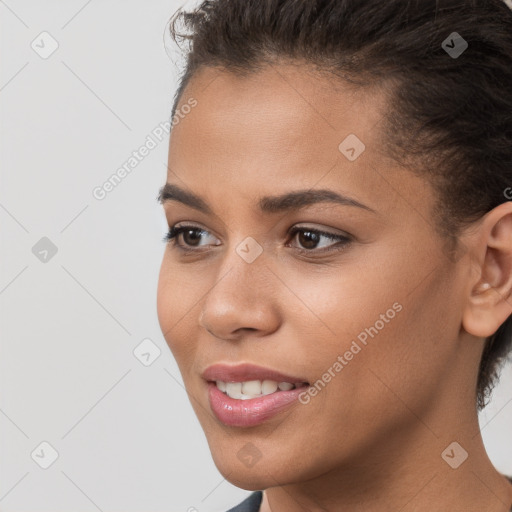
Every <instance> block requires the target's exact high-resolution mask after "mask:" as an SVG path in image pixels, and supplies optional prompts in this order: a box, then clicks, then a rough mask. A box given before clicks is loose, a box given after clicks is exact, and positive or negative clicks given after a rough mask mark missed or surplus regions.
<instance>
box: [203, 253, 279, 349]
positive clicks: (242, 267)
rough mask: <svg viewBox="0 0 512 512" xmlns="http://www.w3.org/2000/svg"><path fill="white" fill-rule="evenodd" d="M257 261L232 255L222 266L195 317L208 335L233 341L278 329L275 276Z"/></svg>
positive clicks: (259, 335) (261, 262)
mask: <svg viewBox="0 0 512 512" xmlns="http://www.w3.org/2000/svg"><path fill="white" fill-rule="evenodd" d="M260 258H261V256H260V257H259V258H258V259H257V260H255V261H253V262H252V263H247V262H246V261H244V260H243V259H242V258H240V257H239V256H238V255H237V254H236V253H235V254H234V257H232V258H230V264H229V265H223V270H222V273H219V277H218V278H217V281H216V283H215V284H214V285H213V287H212V288H211V289H210V291H209V292H208V293H207V295H206V299H205V300H204V303H203V308H202V310H201V313H200V315H199V325H200V326H201V327H203V328H204V329H206V330H207V331H208V332H209V333H210V334H211V335H212V336H214V337H216V338H219V339H222V340H237V339H240V338H242V337H244V336H246V335H247V332H248V331H249V332H252V333H253V336H257V337H262V336H265V335H268V334H271V333H272V332H274V331H275V330H277V329H278V327H279V323H280V319H279V318H280V317H279V311H278V305H277V297H276V293H277V288H278V287H277V283H276V277H275V276H274V275H273V273H272V272H271V271H270V270H269V269H268V268H267V267H266V266H265V264H264V262H263V258H261V260H260ZM258 260H260V261H258Z"/></svg>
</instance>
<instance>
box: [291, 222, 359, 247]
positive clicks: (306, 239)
mask: <svg viewBox="0 0 512 512" xmlns="http://www.w3.org/2000/svg"><path fill="white" fill-rule="evenodd" d="M290 234H291V235H293V237H294V238H297V240H298V241H299V243H300V244H301V245H302V246H303V247H305V249H302V248H297V250H298V251H299V252H302V253H304V252H312V251H313V250H314V249H316V251H315V252H324V251H332V250H336V249H341V248H343V247H344V246H346V245H348V244H349V243H350V241H351V239H350V238H349V237H348V236H345V235H336V234H335V233H329V232H327V231H321V230H319V229H313V228H307V227H295V228H293V229H292V230H291V231H290ZM297 234H299V236H298V237H296V235H297ZM322 238H324V239H328V240H337V241H338V243H333V244H330V245H329V244H328V245H327V247H325V245H324V246H323V247H321V248H320V249H318V247H317V246H318V244H319V242H320V240H321V239H322ZM312 246H314V247H312ZM336 246H338V247H336Z"/></svg>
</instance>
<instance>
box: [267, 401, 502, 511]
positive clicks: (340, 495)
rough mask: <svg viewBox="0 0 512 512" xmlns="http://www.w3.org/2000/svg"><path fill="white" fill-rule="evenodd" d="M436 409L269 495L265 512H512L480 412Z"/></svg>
mask: <svg viewBox="0 0 512 512" xmlns="http://www.w3.org/2000/svg"><path fill="white" fill-rule="evenodd" d="M445 405H446V406H448V405H450V404H445ZM452 405H453V404H452ZM436 410H437V411H438V412H436V411H432V412H431V413H429V414H428V417H425V418H424V419H423V420H420V421H418V418H416V420H415V421H414V422H413V424H414V426H411V425H409V426H408V428H404V429H402V430H401V431H397V430H395V431H394V432H392V433H390V435H389V436H387V437H386V442H385V443H383V442H382V441H380V443H379V446H371V447H365V453H364V454H363V453H358V454H357V455H356V456H354V457H352V458H351V460H350V461H344V462H343V465H340V466H339V467H336V468H335V469H333V470H330V471H328V472H326V473H324V474H321V475H318V476H317V477H315V478H313V479H310V480H307V481H301V482H296V483H293V484H287V485H283V486H276V487H271V488H269V489H267V490H265V492H264V496H263V502H262V505H261V508H260V512H275V511H279V512H292V511H293V512H296V511H300V510H304V511H309V512H320V511H322V512H382V511H383V510H394V511H400V512H412V511H414V512H432V510H433V509H434V510H439V509H442V510H454V511H458V510H464V511H465V512H473V511H474V512H481V511H482V510H485V511H486V512H509V510H511V505H512V484H511V483H510V482H509V481H508V480H507V479H506V478H505V476H504V475H501V474H500V473H499V472H498V471H497V470H496V469H495V467H494V466H493V464H492V462H491V461H490V459H489V457H488V455H487V452H486V450H485V447H484V444H483V440H482V437H481V434H480V429H479V424H478V415H477V413H476V410H475V412H474V414H468V415H467V416H468V417H466V418H464V417H461V413H462V411H464V410H465V411H471V410H472V408H471V407H467V406H466V407H465V408H461V407H460V404H459V407H456V408H452V409H451V411H452V412H451V414H440V413H439V411H440V410H444V411H447V410H450V409H446V408H443V407H440V408H437V409H436ZM454 441H455V442H457V443H458V445H454V444H452V443H453V442H454ZM462 450H465V452H467V458H466V459H465V460H464V462H462V463H461V464H460V465H459V466H458V467H456V468H454V467H452V466H457V465H458V463H459V462H460V461H461V460H462V458H463V457H464V456H465V454H464V451H462Z"/></svg>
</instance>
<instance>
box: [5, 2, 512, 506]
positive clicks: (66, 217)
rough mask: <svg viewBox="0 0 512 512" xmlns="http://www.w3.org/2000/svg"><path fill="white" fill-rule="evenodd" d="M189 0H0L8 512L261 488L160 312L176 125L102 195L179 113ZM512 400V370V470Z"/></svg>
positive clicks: (509, 421)
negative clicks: (236, 478) (218, 463)
mask: <svg viewBox="0 0 512 512" xmlns="http://www.w3.org/2000/svg"><path fill="white" fill-rule="evenodd" d="M182 3H183V2H176V1H173V0H166V1H162V0H152V2H151V3H150V2H143V1H142V0H138V1H135V0H131V1H127V0H125V1H121V0H89V1H84V0H68V1H67V2H62V1H61V2H57V1H56V0H54V1H48V0H47V1H39V2H36V1H21V0H6V1H1V0H0V23H1V30H0V34H1V35H0V37H1V39H0V40H1V53H2V55H1V59H0V100H1V106H0V108H1V113H0V119H1V136H0V143H1V149H0V151H1V155H0V159H1V167H0V172H1V189H0V227H1V229H0V243H1V249H2V252H1V259H0V261H1V267H0V308H1V310H0V311H1V317H0V322H1V323H0V334H1V345H0V351H1V352H0V378H1V383H0V385H1V394H0V443H1V444H0V510H1V511H3V512H7V511H9V512H14V511H51V512H57V511H64V510H65V511H68V512H70V511H97V510H100V511H116V510H123V511H127V512H128V511H144V512H149V511H156V510H160V511H161V510H169V511H186V510H189V507H194V508H195V509H196V510H198V511H199V512H213V511H222V510H226V509H227V508H229V506H231V505H233V504H235V503H237V502H239V501H241V500H242V499H243V498H244V497H245V496H246V495H248V494H249V492H248V491H245V490H242V489H238V488H236V487H234V486H233V485H231V484H230V483H229V482H227V481H226V480H225V479H224V478H223V477H222V475H220V473H219V472H218V471H217V469H216V468H215V466H214V464H213V462H212V459H211V456H210V452H209V450H208V446H207V443H206V440H205V437H204V434H203V431H202V430H201V428H200V426H199V423H198V421H197V419H196V417H195V415H194V413H193V410H192V407H191V405H190V403H189V401H188V398H187V395H186V393H185V391H184V389H183V387H182V379H181V376H180V374H179V371H178V369H177V366H176V363H175V362H174V360H173V358H172V356H171V353H170V351H169V349H168V347H167V345H166V343H165V340H164V339H163V336H162V334H161V331H160V328H159V325H158V320H157V316H156V288H157V278H158V271H159V266H160V262H161V258H162V253H163V249H164V243H163V242H162V241H161V238H162V236H163V235H164V232H165V228H166V223H165V218H164V216H163V210H162V208H161V206H160V205H159V204H158V203H157V202H156V199H155V198H156V195H157V193H158V189H159V187H160V186H161V185H162V184H163V182H164V180H165V176H166V161H167V143H168V137H167V136H166V137H165V138H164V139H163V140H162V142H160V143H159V144H158V145H157V146H156V147H155V148H154V149H152V150H151V151H150V152H149V154H148V155H147V156H146V157H145V158H144V159H143V160H142V161H141V162H140V163H139V164H138V165H137V167H135V168H134V169H133V170H132V172H131V173H130V174H129V175H128V176H126V178H125V179H124V180H123V181H122V182H121V183H120V184H119V185H118V186H117V187H115V189H114V190H113V191H111V192H110V193H109V194H107V196H106V197H105V198H104V199H103V200H98V199H96V198H95V197H94V196H93V194H92V191H93V189H94V188H95V187H97V186H101V185H102V184H103V183H104V182H105V181H106V180H107V179H108V178H109V177H110V176H111V175H112V174H113V173H114V172H115V171H116V170H117V169H118V168H119V167H120V166H122V165H123V164H124V163H125V162H126V161H127V159H128V158H129V157H130V156H131V154H132V152H133V151H135V150H137V149H138V148H139V147H140V146H142V145H143V144H144V143H145V141H146V138H147V136H148V135H151V134H152V132H153V130H155V128H156V127H158V125H159V124H160V123H162V122H164V121H166V120H167V119H168V118H169V115H170V109H171V103H172V96H173V93H174V90H175V87H176V83H177V77H178V68H177V66H176V64H177V63H178V64H179V57H178V55H177V54H175V53H172V52H169V51H168V50H167V51H166V49H165V46H164V40H163V39H164V38H163V35H164V29H165V27H166V24H167V22H168V19H169V17H170V16H171V14H172V13H173V12H174V11H175V10H176V9H177V8H178V7H179V6H180V5H181V4H182ZM187 5H193V3H192V4H191V3H190V2H189V3H188V4H187ZM44 31H46V32H48V33H49V34H50V35H51V38H53V40H55V41H57V42H58V45H59V46H58V48H57V50H56V51H55V52H54V53H53V54H52V55H50V56H49V57H47V58H43V57H42V56H41V54H40V53H37V52H36V51H35V50H34V49H33V48H32V47H31V44H32V42H33V41H35V43H34V44H36V45H38V51H39V52H44V51H48V50H49V49H50V48H51V44H52V41H51V40H50V39H49V36H40V34H41V33H42V32H44ZM53 44H55V43H53ZM175 51H176V50H174V52H175ZM43 237H46V238H48V239H49V240H50V241H51V243H52V244H53V245H54V246H55V247H56V249H57V252H56V254H54V255H52V252H51V250H50V252H48V253H47V254H46V253H44V250H45V249H48V247H49V245H48V241H45V240H43V241H40V240H41V239H42V238H43ZM38 243H39V245H36V244H38ZM34 246H36V249H34V250H33V247H34ZM34 252H35V253H36V254H34ZM42 260H43V261H42ZM145 339H149V340H151V342H146V343H148V346H150V347H152V348H151V350H150V352H151V354H152V355H151V356H145V357H146V359H147V358H148V357H150V358H151V360H153V359H154V357H155V354H156V353H157V352H156V351H158V349H160V351H161V353H160V356H159V357H157V358H156V359H154V361H153V362H152V363H151V364H150V365H149V366H145V365H144V364H143V363H142V362H141V361H140V360H139V359H137V358H136V357H135V355H134V349H135V348H136V347H137V346H138V345H139V344H140V343H141V342H142V340H145ZM511 401H512V371H511V368H510V366H508V367H507V368H506V369H505V371H504V373H503V378H502V382H501V384H500V385H499V387H498V388H497V389H496V391H495V395H494V399H493V402H492V404H491V405H489V406H488V407H487V408H486V409H485V411H484V413H483V414H482V415H481V418H480V419H481V425H482V427H483V435H484V441H485V444H486V446H487V448H488V451H489V454H490V456H491V459H492V460H493V462H494V463H495V465H496V467H497V468H498V469H499V470H500V471H503V472H506V473H508V474H512V434H510V432H511V428H510V427H511V425H512V405H511V404H510V402H511ZM43 441H46V442H47V443H49V444H50V445H51V446H52V447H53V448H54V449H55V450H56V451H57V452H58V458H57V459H56V460H55V462H54V463H53V464H52V465H51V466H49V467H48V468H47V469H43V468H42V467H40V464H44V463H45V461H49V457H50V456H51V453H50V450H49V449H48V448H45V445H43V446H42V447H41V446H40V445H41V443H42V442H43ZM41 450H42V451H41ZM190 510H192V509H190Z"/></svg>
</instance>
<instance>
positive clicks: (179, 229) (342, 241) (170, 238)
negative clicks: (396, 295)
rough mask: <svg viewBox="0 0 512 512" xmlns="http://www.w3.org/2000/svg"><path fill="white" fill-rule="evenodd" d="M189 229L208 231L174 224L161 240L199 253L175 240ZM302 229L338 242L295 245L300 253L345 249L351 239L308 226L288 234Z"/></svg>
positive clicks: (292, 234) (290, 233) (292, 233)
mask: <svg viewBox="0 0 512 512" xmlns="http://www.w3.org/2000/svg"><path fill="white" fill-rule="evenodd" d="M190 230H193V231H195V232H200V233H208V231H206V230H205V229H202V228H199V227H197V226H189V225H182V226H177V225H176V224H175V225H174V226H172V227H171V228H170V229H169V231H168V232H167V234H166V235H165V236H164V237H163V239H162V242H166V243H168V244H171V246H172V247H173V248H175V249H178V250H180V251H182V252H184V253H199V252H200V251H201V249H199V250H198V249H190V248H186V247H184V246H182V245H180V244H178V242H177V240H178V236H179V235H180V234H181V233H183V232H185V231H190ZM303 231H305V232H308V233H313V234H315V235H321V236H324V237H326V238H328V239H330V240H338V243H337V244H333V245H331V246H329V247H327V248H323V249H301V248H298V247H295V250H296V251H298V252H299V253H300V254H306V253H309V254H311V253H327V252H331V251H340V250H343V249H345V248H346V247H347V246H348V245H349V244H350V243H351V241H352V240H351V238H349V237H348V236H344V235H335V234H334V233H329V232H327V231H322V230H320V229H313V228H308V227H294V228H292V229H291V230H290V231H289V235H290V236H292V239H293V238H294V237H295V235H296V234H297V233H300V232H303Z"/></svg>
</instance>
